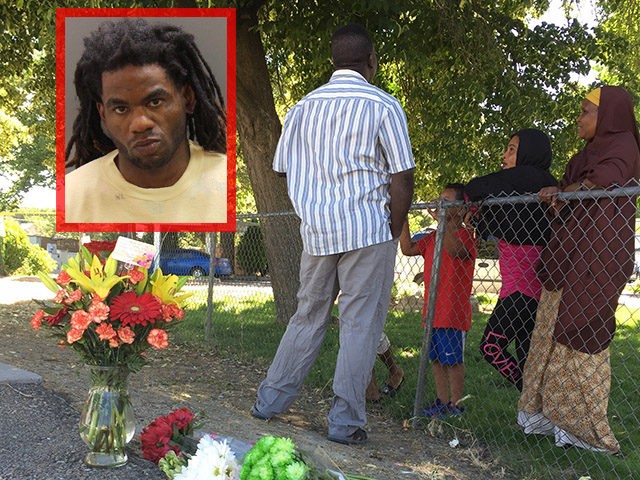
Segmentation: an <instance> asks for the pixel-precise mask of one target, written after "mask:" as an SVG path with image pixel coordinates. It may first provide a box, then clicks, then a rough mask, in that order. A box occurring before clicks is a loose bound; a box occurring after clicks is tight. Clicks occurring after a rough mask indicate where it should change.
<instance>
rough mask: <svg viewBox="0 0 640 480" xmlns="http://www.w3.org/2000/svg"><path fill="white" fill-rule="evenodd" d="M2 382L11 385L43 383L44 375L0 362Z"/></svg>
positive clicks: (0, 379)
mask: <svg viewBox="0 0 640 480" xmlns="http://www.w3.org/2000/svg"><path fill="white" fill-rule="evenodd" d="M0 383H8V384H9V385H28V384H40V383H42V377H41V376H40V375H38V374H35V373H33V372H29V371H27V370H22V369H20V368H17V367H12V366H11V365H7V364H6V363H0Z"/></svg>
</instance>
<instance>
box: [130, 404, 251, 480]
mask: <svg viewBox="0 0 640 480" xmlns="http://www.w3.org/2000/svg"><path fill="white" fill-rule="evenodd" d="M196 428H197V419H196V415H194V414H193V413H192V412H191V411H190V410H189V409H188V408H181V409H179V410H174V411H173V412H171V413H170V414H169V415H166V416H164V417H159V418H156V419H155V420H154V421H153V422H151V423H150V424H149V425H148V426H147V427H146V428H145V429H144V430H142V433H141V434H140V442H141V443H142V456H143V457H144V458H146V459H147V460H151V461H152V462H155V463H157V464H158V466H159V467H160V469H161V470H162V471H163V472H164V473H165V475H167V477H168V478H169V479H172V480H190V479H193V480H208V479H212V480H213V479H215V480H238V479H239V478H240V477H239V475H240V466H239V465H238V461H237V459H236V455H235V453H234V451H233V450H232V445H233V446H234V447H235V448H236V450H239V453H241V452H242V450H248V448H246V447H245V446H244V445H243V444H241V442H238V441H236V440H235V439H227V438H220V437H218V436H216V435H210V434H204V435H203V436H202V438H201V439H200V441H199V442H197V443H196V440H194V438H193V437H194V433H195V432H194V431H195V429H196Z"/></svg>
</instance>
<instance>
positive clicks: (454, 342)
mask: <svg viewBox="0 0 640 480" xmlns="http://www.w3.org/2000/svg"><path fill="white" fill-rule="evenodd" d="M466 338H467V332H463V331H462V330H456V329H455V328H434V329H433V331H432V335H431V348H430V349H429V359H430V360H435V359H438V362H440V363H441V364H442V365H458V364H460V363H464V341H465V339H466Z"/></svg>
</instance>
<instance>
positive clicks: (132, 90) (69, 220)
mask: <svg viewBox="0 0 640 480" xmlns="http://www.w3.org/2000/svg"><path fill="white" fill-rule="evenodd" d="M152 15H153V16H152ZM57 28H58V29H57V60H58V67H57V84H56V90H57V94H56V96H57V106H58V110H57V113H58V120H57V148H56V152H57V153H56V154H57V160H56V175H57V184H58V192H57V228H58V230H61V231H233V230H235V118H233V116H234V115H235V63H234V60H235V40H234V39H235V12H234V11H233V10H232V9H59V10H58V12H57ZM232 35H233V36H232ZM61 77H63V78H61ZM61 109H63V110H64V111H61Z"/></svg>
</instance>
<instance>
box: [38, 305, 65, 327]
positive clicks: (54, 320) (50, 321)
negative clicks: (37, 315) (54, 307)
mask: <svg viewBox="0 0 640 480" xmlns="http://www.w3.org/2000/svg"><path fill="white" fill-rule="evenodd" d="M67 313H69V309H68V308H61V309H60V310H58V311H57V312H56V313H55V315H47V316H46V317H44V318H43V320H44V321H45V322H47V325H49V326H50V327H53V326H54V325H58V324H59V323H60V322H62V320H63V319H64V317H65V316H66V315H67Z"/></svg>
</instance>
